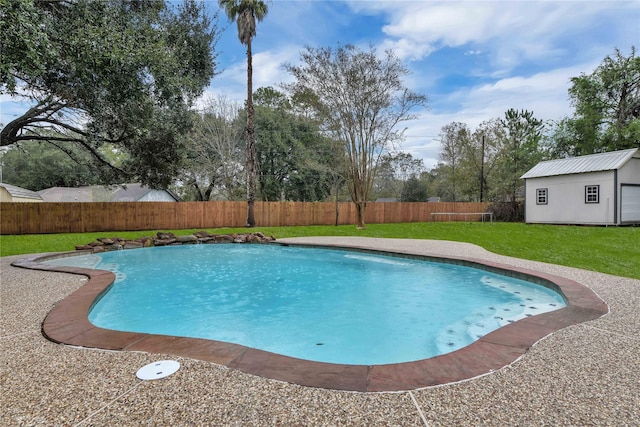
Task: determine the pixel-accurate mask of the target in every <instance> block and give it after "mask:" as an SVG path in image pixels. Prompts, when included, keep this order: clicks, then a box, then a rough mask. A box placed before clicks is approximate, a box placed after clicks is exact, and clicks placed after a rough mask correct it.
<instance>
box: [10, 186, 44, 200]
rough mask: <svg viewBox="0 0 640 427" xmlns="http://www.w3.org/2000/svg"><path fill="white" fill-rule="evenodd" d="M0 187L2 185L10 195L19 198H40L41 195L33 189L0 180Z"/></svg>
mask: <svg viewBox="0 0 640 427" xmlns="http://www.w3.org/2000/svg"><path fill="white" fill-rule="evenodd" d="M0 187H3V188H4V189H5V190H7V192H8V193H9V194H10V195H11V197H14V198H19V199H34V200H42V197H40V195H39V194H38V193H36V192H35V191H31V190H27V189H26V188H21V187H16V186H15V185H11V184H6V183H4V182H0Z"/></svg>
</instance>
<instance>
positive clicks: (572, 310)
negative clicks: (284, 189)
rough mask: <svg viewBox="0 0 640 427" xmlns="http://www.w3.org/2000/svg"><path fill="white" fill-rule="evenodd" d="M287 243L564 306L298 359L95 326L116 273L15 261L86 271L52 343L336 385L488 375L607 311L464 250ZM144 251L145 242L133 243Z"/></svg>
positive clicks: (59, 314)
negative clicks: (440, 348) (421, 267)
mask: <svg viewBox="0 0 640 427" xmlns="http://www.w3.org/2000/svg"><path fill="white" fill-rule="evenodd" d="M271 244H282V245H289V246H294V245H295V246H304V247H322V248H333V249H336V248H342V249H345V250H356V251H361V252H370V253H382V254H389V255H393V256H402V257H410V258H415V259H426V260H432V261H439V262H448V263H456V264H464V265H470V266H474V267H476V268H483V269H487V270H491V271H497V272H500V273H502V274H507V275H512V276H516V277H520V278H522V277H523V276H526V277H527V278H528V279H529V280H534V281H536V282H538V283H540V284H543V285H545V286H550V287H555V288H557V290H559V291H560V292H561V293H562V294H563V295H564V297H565V299H566V302H567V306H566V307H565V308H562V309H558V310H555V311H551V312H547V313H542V314H539V315H535V316H531V317H527V318H524V319H522V320H519V321H517V322H514V323H511V324H509V325H507V326H504V327H502V328H500V329H497V330H495V331H493V332H491V333H489V334H487V335H485V336H484V337H482V338H480V339H479V340H477V341H475V342H474V343H472V344H470V345H468V346H466V347H464V348H461V349H459V350H456V351H453V352H451V353H447V354H444V355H440V356H436V357H432V358H429V359H423V360H418V361H413V362H406V363H396V364H387V365H371V366H366V365H347V364H333V363H322V362H314V361H308V360H302V359H297V358H293V357H289V356H283V355H279V354H275V353H270V352H267V351H263V350H258V349H254V348H249V347H245V346H242V345H238V344H231V343H225V342H220V341H213V340H206V339H198V338H185V337H173V336H166V335H154V334H145V333H135V332H120V331H113V330H108V329H103V328H99V327H96V326H94V325H93V324H91V323H90V322H89V320H88V313H89V310H90V308H91V307H92V305H93V303H94V301H95V299H96V298H98V297H100V296H101V295H102V294H104V293H105V292H106V291H107V290H108V288H109V287H110V286H111V285H112V284H113V282H114V280H115V275H114V274H113V273H111V272H108V271H104V270H93V269H87V268H78V267H63V266H50V265H46V264H42V263H40V262H39V261H43V260H45V259H51V258H60V257H65V256H75V255H80V254H83V253H87V252H86V251H85V252H82V251H76V252H68V253H60V254H53V255H45V256H42V255H36V256H32V257H30V258H25V259H20V260H17V261H14V262H13V263H12V265H13V266H16V267H22V268H29V269H35V270H43V271H52V272H63V273H71V274H79V275H83V276H86V277H87V278H88V279H89V280H88V282H87V283H86V284H85V285H83V286H82V287H81V288H79V289H78V290H77V291H75V292H73V293H72V294H70V295H69V296H68V297H66V298H64V299H63V300H62V301H60V302H58V303H57V304H55V305H54V307H53V308H52V310H51V311H50V312H49V313H48V314H47V316H46V317H45V319H44V320H43V322H42V326H41V330H42V334H43V335H44V336H45V337H46V338H47V339H49V340H50V341H53V342H55V343H60V344H66V345H71V346H79V347H88V348H98V349H105V350H119V351H144V352H148V353H156V354H167V355H173V356H179V357H188V358H192V359H198V360H203V361H208V362H213V363H216V364H219V365H224V366H226V367H228V368H231V369H236V370H239V371H242V372H246V373H249V374H253V375H257V376H261V377H265V378H270V379H275V380H280V381H284V382H287V383H293V384H299V385H303V386H309V387H318V388H325V389H333V390H348V391H357V392H391V391H404V390H414V389H418V388H424V387H429V386H437V385H443V384H448V383H453V382H458V381H463V380H468V379H472V378H475V377H478V376H482V375H486V374H489V373H491V372H494V371H496V370H499V369H501V368H504V367H505V366H508V365H510V364H511V363H513V362H515V361H516V360H518V359H519V358H520V357H521V356H522V355H523V354H525V353H526V352H527V350H528V349H529V348H530V347H531V346H533V345H534V344H535V343H536V342H538V341H539V340H541V339H542V338H544V337H546V336H548V335H550V334H552V333H554V332H556V331H558V330H560V329H563V328H565V327H568V326H571V325H576V324H579V323H583V322H586V321H589V320H594V319H597V318H599V317H601V316H603V315H605V314H607V313H608V306H607V304H606V303H605V302H604V301H602V300H601V299H600V298H599V297H598V296H597V295H596V294H595V293H594V292H593V291H592V290H591V289H590V288H588V287H587V286H584V285H582V284H580V283H578V282H576V281H573V280H571V279H568V278H564V277H560V276H555V275H552V274H548V273H544V272H540V271H535V270H530V269H525V268H520V267H514V266H510V265H506V264H501V263H496V262H491V261H485V260H479V259H475V258H467V257H452V256H447V257H439V256H432V255H421V254H417V253H414V252H411V251H402V250H393V251H390V250H374V249H371V248H368V247H361V246H358V245H349V244H341V245H339V246H336V245H330V244H307V243H292V242H288V243H278V242H274V243H271ZM138 250H144V249H138Z"/></svg>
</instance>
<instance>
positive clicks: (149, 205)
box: [0, 201, 488, 234]
mask: <svg viewBox="0 0 640 427" xmlns="http://www.w3.org/2000/svg"><path fill="white" fill-rule="evenodd" d="M487 206H488V203H466V202H436V203H433V202H424V203H404V202H392V203H389V202H385V203H381V202H377V203H374V202H372V203H369V204H367V210H366V217H365V222H366V223H368V224H376V223H377V224H380V223H399V222H430V221H433V220H434V216H432V215H431V214H432V213H442V212H453V213H466V214H468V215H457V216H454V218H453V219H451V220H452V221H454V220H455V221H480V220H481V216H480V215H473V214H474V213H479V212H485V211H486V210H487ZM337 211H338V215H337V221H336V203H332V202H256V204H255V218H256V224H257V226H258V227H281V226H300V225H302V226H304V225H334V224H336V222H337V224H339V225H348V224H354V225H355V224H357V216H356V209H355V205H354V204H353V203H351V202H343V203H338V204H337ZM246 214H247V203H246V202H231V201H215V202H177V203H170V202H104V203H100V202H94V203H1V204H0V234H48V233H85V232H98V231H135V230H181V229H208V228H221V227H244V226H245V222H246ZM439 220H442V219H439Z"/></svg>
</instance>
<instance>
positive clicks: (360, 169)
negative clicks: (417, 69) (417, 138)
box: [285, 45, 427, 228]
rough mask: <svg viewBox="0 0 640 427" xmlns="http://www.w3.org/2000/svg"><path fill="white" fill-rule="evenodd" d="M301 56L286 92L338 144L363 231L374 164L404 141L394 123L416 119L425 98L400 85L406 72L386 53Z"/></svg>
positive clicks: (347, 50)
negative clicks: (345, 163) (315, 119)
mask: <svg viewBox="0 0 640 427" xmlns="http://www.w3.org/2000/svg"><path fill="white" fill-rule="evenodd" d="M300 56H301V65H291V64H288V65H286V69H287V70H288V71H289V72H290V73H291V74H292V75H293V77H294V78H295V82H294V83H292V84H289V85H285V88H287V89H288V90H289V92H290V94H291V98H292V99H293V100H295V103H296V105H299V106H304V110H305V111H308V112H311V113H312V114H313V116H314V117H316V118H317V119H318V120H319V121H320V122H321V123H322V129H323V131H324V132H326V133H327V135H328V136H329V137H330V138H331V139H333V140H335V141H339V142H340V143H341V144H342V148H343V151H344V153H345V157H346V159H347V174H346V177H347V185H348V188H349V193H350V195H351V200H352V201H353V202H354V203H355V205H356V211H357V217H358V228H364V227H365V210H366V206H367V202H368V201H369V200H370V195H371V189H372V186H373V180H374V178H375V173H376V164H377V162H378V160H379V158H380V156H381V155H382V154H384V152H385V151H388V150H389V149H391V148H393V146H394V144H396V143H399V142H400V141H401V140H402V139H403V134H404V130H401V129H398V125H399V124H400V123H401V122H403V121H406V120H410V119H413V118H415V117H416V116H415V115H414V114H412V113H411V111H412V110H413V109H414V108H416V107H422V106H424V105H425V104H426V101H427V100H426V97H425V96H423V95H420V94H417V93H414V92H412V91H410V90H409V89H408V88H406V87H405V86H404V85H403V82H402V79H403V77H405V76H406V75H407V74H409V70H408V69H407V68H406V67H405V66H404V65H403V64H402V62H401V61H400V60H399V59H398V58H397V57H396V56H395V55H394V53H393V52H392V51H390V50H389V51H386V52H385V54H384V55H382V56H381V57H379V56H378V55H377V52H376V50H375V49H374V48H373V47H371V48H370V49H369V51H363V50H361V49H359V48H357V47H355V46H350V45H347V46H344V47H339V48H337V49H335V50H334V49H331V48H318V49H314V48H311V47H308V48H306V50H304V51H303V52H302V53H301V55H300Z"/></svg>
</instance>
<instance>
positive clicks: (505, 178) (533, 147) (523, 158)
mask: <svg viewBox="0 0 640 427" xmlns="http://www.w3.org/2000/svg"><path fill="white" fill-rule="evenodd" d="M501 124H502V127H503V128H504V131H505V139H504V140H503V144H502V147H501V148H500V153H499V154H498V156H499V159H497V160H496V161H497V162H498V165H497V167H498V169H499V170H498V171H497V173H498V180H497V185H496V187H495V191H496V196H497V198H498V199H502V200H505V199H506V201H509V202H511V204H512V207H513V210H514V212H515V210H516V208H517V207H516V204H517V195H518V190H519V189H520V188H521V187H522V185H523V181H522V180H521V179H520V177H521V176H522V175H523V174H524V173H525V172H526V171H527V170H529V169H530V168H532V167H533V166H534V165H535V164H536V163H538V162H539V161H540V160H541V159H542V150H541V149H540V141H541V140H542V132H543V129H544V122H543V121H542V120H539V119H536V118H535V117H534V115H533V112H531V111H527V110H520V111H518V110H515V109H513V108H511V109H509V110H507V111H506V112H505V115H504V119H502V120H501Z"/></svg>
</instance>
